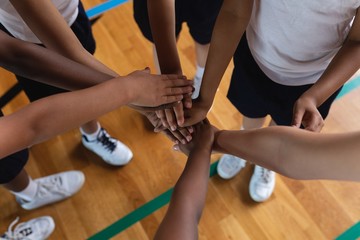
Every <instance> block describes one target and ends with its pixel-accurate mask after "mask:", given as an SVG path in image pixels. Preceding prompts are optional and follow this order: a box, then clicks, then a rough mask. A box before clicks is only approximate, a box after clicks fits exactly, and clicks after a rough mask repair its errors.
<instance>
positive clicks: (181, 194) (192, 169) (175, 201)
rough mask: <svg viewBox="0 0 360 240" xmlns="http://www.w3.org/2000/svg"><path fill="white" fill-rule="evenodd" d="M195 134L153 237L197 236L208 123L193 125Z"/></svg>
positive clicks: (207, 155)
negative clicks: (167, 205) (185, 161)
mask: <svg viewBox="0 0 360 240" xmlns="http://www.w3.org/2000/svg"><path fill="white" fill-rule="evenodd" d="M195 132H196V134H195V135H196V136H195V138H194V140H193V142H192V143H189V144H191V145H192V147H191V149H190V154H189V157H188V160H187V163H186V166H185V168H184V171H183V173H182V174H181V176H180V178H179V180H178V181H177V183H176V185H175V187H174V192H173V194H172V197H171V201H170V205H169V208H168V210H167V212H166V215H165V217H164V219H163V221H162V222H161V224H160V226H159V228H158V230H157V233H156V235H155V238H154V239H155V240H162V239H164V240H165V239H166V240H167V239H173V240H177V239H179V240H183V239H187V240H191V239H198V223H199V221H200V217H201V214H202V210H203V208H204V205H205V199H206V192H207V185H208V181H209V168H210V155H211V148H212V143H213V139H214V132H213V129H212V127H211V125H210V124H202V123H201V124H198V125H197V126H195Z"/></svg>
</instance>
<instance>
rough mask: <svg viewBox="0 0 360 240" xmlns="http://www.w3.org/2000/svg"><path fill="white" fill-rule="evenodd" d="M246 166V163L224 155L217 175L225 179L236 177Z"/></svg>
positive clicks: (240, 159)
mask: <svg viewBox="0 0 360 240" xmlns="http://www.w3.org/2000/svg"><path fill="white" fill-rule="evenodd" d="M245 165H246V161H245V160H244V159H242V158H238V157H235V156H233V155H229V154H224V155H222V157H221V158H220V160H219V163H218V165H217V173H218V174H219V176H220V177H221V178H223V179H230V178H233V177H235V175H236V174H238V173H239V172H240V170H241V169H243V168H244V167H245Z"/></svg>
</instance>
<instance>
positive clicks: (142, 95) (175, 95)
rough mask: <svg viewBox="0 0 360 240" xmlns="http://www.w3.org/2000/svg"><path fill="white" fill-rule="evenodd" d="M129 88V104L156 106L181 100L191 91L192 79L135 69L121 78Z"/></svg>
mask: <svg viewBox="0 0 360 240" xmlns="http://www.w3.org/2000/svg"><path fill="white" fill-rule="evenodd" d="M122 80H123V81H124V82H125V84H126V85H125V86H124V87H126V88H127V89H129V94H130V99H131V104H133V105H137V106H144V107H149V106H158V105H162V104H167V103H173V102H178V101H181V100H182V99H183V98H184V95H185V94H190V93H191V92H192V91H193V87H192V84H193V82H192V81H189V80H187V79H186V78H185V77H184V76H182V75H175V74H173V75H153V74H150V69H149V68H146V69H145V70H141V71H135V72H132V73H130V74H129V75H127V77H126V78H123V79H122Z"/></svg>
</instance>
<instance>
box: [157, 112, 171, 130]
mask: <svg viewBox="0 0 360 240" xmlns="http://www.w3.org/2000/svg"><path fill="white" fill-rule="evenodd" d="M155 113H156V116H157V117H158V118H159V119H160V121H161V123H162V125H163V126H164V127H166V128H168V127H169V124H168V122H167V120H166V115H165V110H160V111H156V112H155Z"/></svg>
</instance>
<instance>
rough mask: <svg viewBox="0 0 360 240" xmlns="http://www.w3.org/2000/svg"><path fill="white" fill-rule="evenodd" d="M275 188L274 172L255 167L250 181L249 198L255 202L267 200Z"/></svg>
mask: <svg viewBox="0 0 360 240" xmlns="http://www.w3.org/2000/svg"><path fill="white" fill-rule="evenodd" d="M274 188H275V172H273V171H271V170H268V169H266V168H263V167H260V166H256V165H255V169H254V173H253V175H252V177H251V180H250V186H249V192H250V197H251V198H252V199H253V200H254V201H256V202H264V201H265V200H267V199H268V198H269V197H270V196H271V194H272V192H273V191H274Z"/></svg>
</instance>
